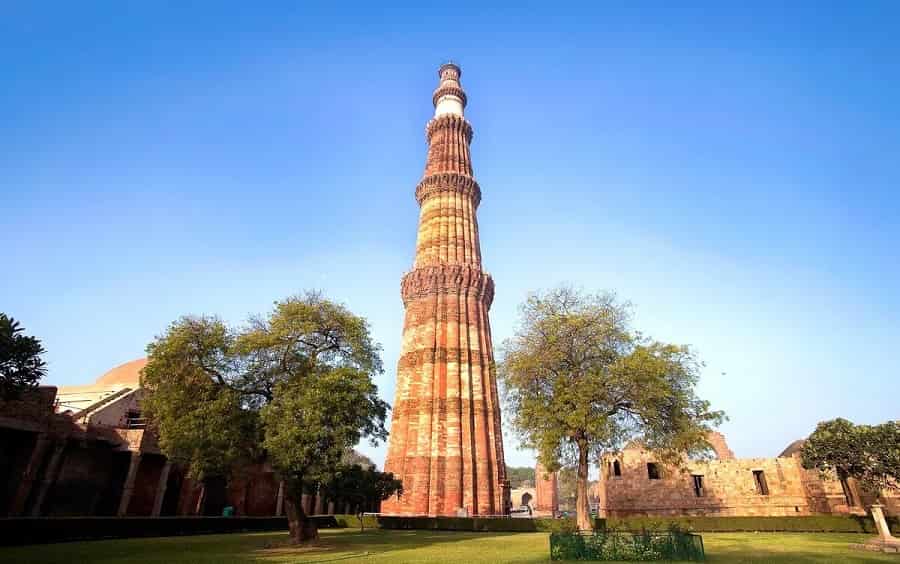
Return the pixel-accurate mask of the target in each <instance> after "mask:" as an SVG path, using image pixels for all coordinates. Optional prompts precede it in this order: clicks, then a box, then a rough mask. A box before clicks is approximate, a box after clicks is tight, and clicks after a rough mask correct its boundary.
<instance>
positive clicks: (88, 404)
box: [0, 359, 377, 517]
mask: <svg viewBox="0 0 900 564" xmlns="http://www.w3.org/2000/svg"><path fill="white" fill-rule="evenodd" d="M146 362H147V361H146V359H140V360H135V361H132V362H129V363H126V364H123V365H121V366H118V367H116V368H114V369H112V370H110V371H109V372H107V373H106V374H104V375H103V376H101V377H100V378H98V379H97V380H96V381H95V382H94V383H93V384H89V385H86V386H68V387H62V388H59V390H57V388H55V387H52V386H42V387H40V388H38V390H36V391H35V392H33V393H30V394H26V395H24V396H23V397H22V399H21V400H20V401H14V402H5V403H4V402H0V483H2V484H4V485H3V487H2V488H0V517H2V516H10V517H15V516H34V517H37V516H69V515H97V516H103V515H107V516H114V515H119V516H166V515H221V514H222V510H223V508H224V507H225V506H231V507H232V508H233V509H234V514H235V515H248V516H271V515H281V514H282V509H283V490H282V487H281V484H280V482H279V481H278V479H277V478H276V476H275V474H274V473H273V472H272V469H271V468H270V467H269V465H268V464H266V463H265V462H259V463H256V464H248V465H246V466H244V467H242V468H238V469H237V470H236V471H235V472H234V475H233V476H232V477H231V479H230V480H228V481H227V482H226V481H225V479H224V478H223V479H213V480H208V481H206V482H205V483H198V482H194V481H193V480H191V479H190V478H189V477H188V476H187V468H185V467H183V466H180V465H178V464H173V463H171V462H170V461H169V460H168V459H167V458H166V457H165V456H164V455H163V454H162V453H161V452H160V450H159V446H158V445H157V441H156V436H155V435H154V433H153V432H152V431H150V430H148V429H147V428H146V425H145V421H144V418H143V417H142V415H141V398H142V395H143V389H142V388H141V382H140V371H141V369H142V368H143V367H144V365H145V364H146ZM303 502H304V503H305V509H306V511H307V512H308V513H310V514H312V513H318V514H324V513H327V512H330V513H335V512H338V513H342V512H346V511H348V510H350V509H352V508H349V507H347V505H346V504H345V503H338V504H337V505H338V506H337V507H336V504H335V502H334V501H329V500H326V499H324V498H323V497H320V496H315V495H305V496H304V500H303ZM365 509H367V510H377V507H367V508H365Z"/></svg>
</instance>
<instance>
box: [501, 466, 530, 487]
mask: <svg viewBox="0 0 900 564" xmlns="http://www.w3.org/2000/svg"><path fill="white" fill-rule="evenodd" d="M506 477H507V478H508V479H509V485H510V487H511V488H513V489H516V488H530V487H532V486H534V468H531V467H528V466H521V467H519V466H507V467H506Z"/></svg>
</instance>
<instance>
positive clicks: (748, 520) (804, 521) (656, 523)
mask: <svg viewBox="0 0 900 564" xmlns="http://www.w3.org/2000/svg"><path fill="white" fill-rule="evenodd" d="M671 525H676V526H678V527H680V528H682V529H687V530H690V531H696V532H698V533H713V532H722V533H726V532H741V531H750V532H753V531H760V532H797V533H823V532H824V533H875V532H876V531H875V522H874V521H872V519H871V518H869V517H864V516H860V515H803V516H797V517H622V518H615V517H613V518H609V519H597V522H596V526H597V528H601V529H602V528H606V529H612V530H627V531H640V530H644V529H648V530H664V529H667V528H669V526H671ZM888 525H889V526H890V528H891V530H893V531H900V519H897V518H896V517H889V518H888Z"/></svg>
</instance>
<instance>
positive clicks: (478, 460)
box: [382, 63, 509, 515]
mask: <svg viewBox="0 0 900 564" xmlns="http://www.w3.org/2000/svg"><path fill="white" fill-rule="evenodd" d="M438 74H439V76H440V84H439V85H438V87H437V89H436V90H435V91H434V95H433V98H432V101H433V103H434V106H435V115H434V118H433V119H432V120H431V121H429V122H428V125H427V127H426V128H425V133H426V139H427V141H428V157H427V160H426V163H425V174H424V176H423V178H422V180H421V181H420V182H419V185H418V186H417V187H416V200H417V201H418V202H419V206H420V214H419V230H418V236H417V240H416V258H415V262H414V265H413V270H412V271H410V272H409V273H407V274H406V275H405V276H404V277H403V280H402V282H401V295H402V297H403V305H404V306H405V308H406V317H405V321H404V324H403V340H402V344H401V352H400V361H399V363H398V366H397V388H396V396H395V400H394V409H393V417H392V423H391V435H390V441H389V445H388V455H387V460H386V462H385V470H386V471H388V472H393V473H394V474H395V475H396V476H397V477H399V478H401V479H402V480H403V487H404V493H403V495H402V496H400V497H399V498H392V499H390V500H388V501H386V502H384V504H383V505H382V511H383V512H384V513H392V514H415V515H456V514H457V512H458V511H459V510H460V509H461V508H462V509H465V510H466V511H468V513H469V514H470V515H495V514H500V513H505V512H506V510H507V507H508V497H509V482H508V481H507V479H506V465H505V461H504V457H503V437H502V434H501V430H500V404H499V398H498V395H497V380H496V375H495V373H494V363H493V361H494V358H493V345H492V343H491V328H490V320H489V319H488V310H489V309H490V307H491V302H492V300H493V298H494V281H493V280H492V279H491V277H490V275H489V274H487V273H486V272H484V271H483V270H482V269H481V246H480V244H479V241H478V221H477V219H476V215H475V210H476V209H477V208H478V204H479V202H480V201H481V189H480V188H479V186H478V183H477V182H476V181H475V178H474V176H473V172H472V159H471V155H470V152H469V144H470V143H471V141H472V126H471V125H470V124H469V122H468V121H466V119H465V117H463V110H464V108H465V106H466V94H465V92H464V91H463V89H462V86H461V85H460V82H459V78H460V74H461V73H460V69H459V67H458V66H456V65H455V64H452V63H448V64H446V65H443V66H441V68H440V70H439V73H438Z"/></svg>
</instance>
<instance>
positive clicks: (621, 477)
mask: <svg viewBox="0 0 900 564" xmlns="http://www.w3.org/2000/svg"><path fill="white" fill-rule="evenodd" d="M709 442H710V444H711V445H712V446H713V450H714V451H715V455H716V456H715V458H714V459H712V460H709V461H690V462H688V463H687V468H686V469H677V468H671V467H666V466H664V465H663V464H661V463H660V462H659V461H658V460H657V459H656V458H655V457H654V456H653V455H652V453H650V452H648V451H645V450H644V449H642V448H641V447H640V446H639V445H631V446H629V447H627V448H625V449H623V450H622V452H620V453H617V454H615V455H608V456H606V457H604V459H603V461H602V462H601V465H600V466H601V467H600V481H599V483H598V484H597V488H596V489H595V492H594V495H595V496H596V498H597V499H596V503H597V506H598V510H599V511H598V512H599V513H600V514H601V515H603V516H609V517H627V516H633V515H641V516H678V515H689V516H755V515H760V516H792V515H811V514H855V515H865V513H866V507H868V506H869V505H871V503H873V502H874V501H875V498H876V497H877V496H875V495H873V494H871V493H869V492H865V491H862V490H861V488H860V487H859V485H858V484H857V483H856V481H855V480H853V479H852V478H850V479H845V480H839V479H837V478H829V479H823V478H822V477H821V476H820V475H819V473H818V472H817V471H815V470H806V469H804V468H803V467H802V465H801V461H800V452H799V451H800V447H801V446H802V441H796V442H795V443H793V444H791V445H790V446H789V447H788V448H787V449H785V450H784V452H782V453H781V454H780V455H779V456H777V457H774V458H735V456H734V453H733V452H731V450H730V449H729V448H728V445H727V444H726V442H725V438H724V437H723V436H722V435H721V434H719V433H713V434H712V435H711V436H710V439H709ZM882 502H883V503H884V504H885V506H886V511H887V512H888V513H891V514H894V515H897V514H900V498H898V497H897V496H896V495H894V494H889V493H884V494H882Z"/></svg>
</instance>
